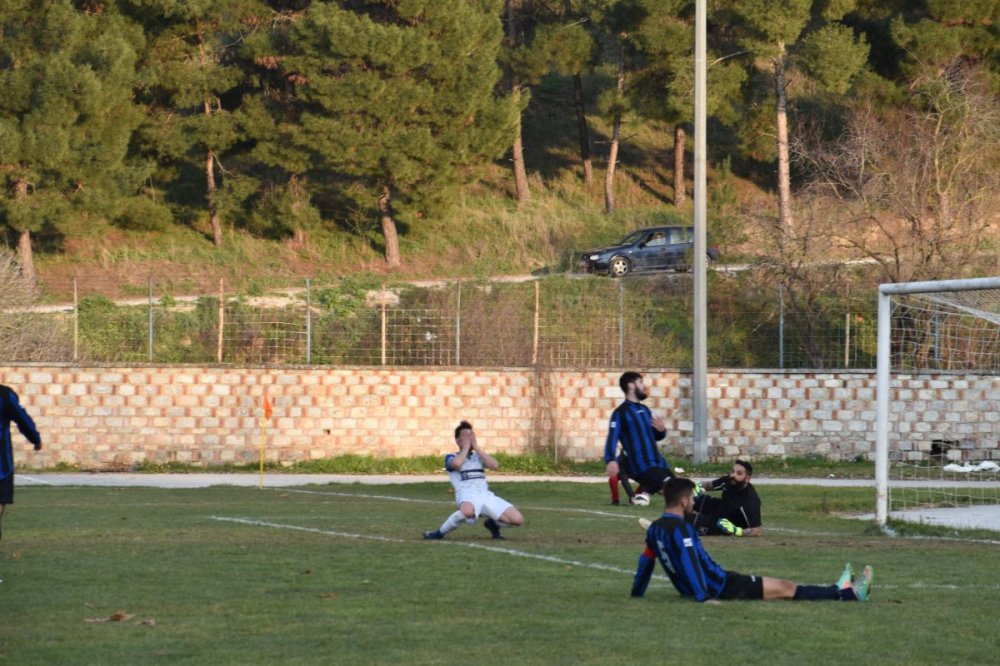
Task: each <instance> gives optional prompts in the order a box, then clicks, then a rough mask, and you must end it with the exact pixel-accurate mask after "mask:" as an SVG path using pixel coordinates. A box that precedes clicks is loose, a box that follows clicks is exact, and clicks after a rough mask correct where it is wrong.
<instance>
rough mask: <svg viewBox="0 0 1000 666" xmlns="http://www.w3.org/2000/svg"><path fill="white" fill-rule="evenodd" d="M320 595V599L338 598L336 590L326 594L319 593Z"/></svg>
mask: <svg viewBox="0 0 1000 666" xmlns="http://www.w3.org/2000/svg"><path fill="white" fill-rule="evenodd" d="M319 597H320V599H336V598H337V593H336V592H327V593H326V594H321V595H319Z"/></svg>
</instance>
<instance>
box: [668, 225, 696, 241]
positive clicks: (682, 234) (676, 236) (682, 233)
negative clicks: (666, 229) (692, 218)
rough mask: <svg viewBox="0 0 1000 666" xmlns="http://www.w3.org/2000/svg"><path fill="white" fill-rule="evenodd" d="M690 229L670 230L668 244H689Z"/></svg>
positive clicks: (678, 228) (676, 228) (677, 228)
mask: <svg viewBox="0 0 1000 666" xmlns="http://www.w3.org/2000/svg"><path fill="white" fill-rule="evenodd" d="M690 242H691V229H689V228H688V227H675V228H673V229H670V244H671V245H674V244H677V243H690Z"/></svg>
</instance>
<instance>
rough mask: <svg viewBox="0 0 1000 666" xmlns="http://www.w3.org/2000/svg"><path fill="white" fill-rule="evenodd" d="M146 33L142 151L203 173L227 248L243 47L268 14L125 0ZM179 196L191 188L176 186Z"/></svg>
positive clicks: (215, 233)
mask: <svg viewBox="0 0 1000 666" xmlns="http://www.w3.org/2000/svg"><path fill="white" fill-rule="evenodd" d="M127 6H128V8H129V10H130V11H131V13H132V14H133V15H134V16H135V17H136V19H137V20H139V21H141V23H142V25H143V26H144V28H145V32H146V35H147V39H148V41H147V47H146V49H145V52H144V58H143V72H144V81H143V85H142V87H141V89H140V92H141V100H142V101H143V102H144V103H145V104H146V108H147V122H146V123H145V125H144V128H143V131H142V133H141V136H142V139H143V142H142V144H143V145H142V147H143V148H144V149H145V150H146V151H148V152H149V153H151V154H152V155H154V156H155V157H156V158H157V160H158V161H159V162H161V164H163V165H164V166H166V165H170V166H171V167H173V170H174V172H175V173H179V174H181V175H180V176H178V177H179V178H182V177H183V174H184V173H185V169H183V168H181V169H178V168H177V167H178V166H180V165H183V166H185V167H187V168H188V169H190V170H191V171H194V172H199V171H200V172H201V173H202V179H203V181H202V182H203V183H204V187H203V188H195V191H196V192H197V191H198V190H200V193H199V195H200V196H199V198H200V197H204V202H205V209H206V210H207V217H208V222H209V227H210V229H211V236H212V242H213V243H214V244H215V246H216V247H218V246H221V245H222V220H221V214H220V201H219V196H220V192H219V185H218V176H219V174H220V173H221V170H222V162H221V159H222V158H223V156H224V155H225V152H226V151H227V150H228V149H230V148H231V147H232V146H233V145H235V144H236V143H237V142H238V141H239V140H240V139H241V133H240V127H239V124H238V122H237V120H236V116H235V115H234V114H233V113H232V111H233V109H232V108H229V107H235V106H236V105H238V104H239V102H240V94H239V91H238V89H237V88H238V86H240V85H241V84H243V83H244V81H245V78H246V70H245V69H244V67H243V63H242V62H241V61H240V57H239V56H240V48H241V46H242V45H243V43H244V41H245V39H246V37H247V35H248V34H249V33H251V32H253V31H254V30H255V29H256V28H257V27H258V26H259V25H260V22H261V21H262V18H261V17H262V16H263V15H264V14H265V13H266V12H267V10H266V7H264V6H263V5H262V4H261V3H259V2H257V0H141V1H140V0H127ZM170 186H171V187H172V188H174V190H175V193H176V192H180V191H183V189H184V188H185V184H184V183H182V182H179V181H178V180H177V179H176V178H175V179H173V182H171V183H170Z"/></svg>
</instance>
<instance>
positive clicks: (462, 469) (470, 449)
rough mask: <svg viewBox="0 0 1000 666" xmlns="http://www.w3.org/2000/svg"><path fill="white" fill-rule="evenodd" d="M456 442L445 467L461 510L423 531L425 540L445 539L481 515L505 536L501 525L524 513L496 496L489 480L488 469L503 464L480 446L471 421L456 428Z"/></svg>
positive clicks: (518, 520) (519, 519) (521, 520)
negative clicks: (427, 530) (438, 525)
mask: <svg viewBox="0 0 1000 666" xmlns="http://www.w3.org/2000/svg"><path fill="white" fill-rule="evenodd" d="M455 442H456V443H457V444H458V453H449V454H448V455H447V456H445V459H444V467H445V471H447V472H448V476H449V478H450V479H451V485H452V487H453V488H454V489H455V504H457V505H458V511H456V512H455V513H453V514H451V515H450V516H448V518H447V519H446V520H445V521H444V523H442V525H441V527H439V528H438V529H436V530H432V531H430V532H424V538H425V539H443V538H444V535H445V534H447V533H448V532H451V531H452V530H454V529H456V528H458V527H459V526H460V525H461V524H462V523H467V524H469V525H474V524H475V523H476V519H477V518H479V516H480V515H483V516H486V521H485V522H484V523H483V524H484V525H485V527H486V529H488V530H489V531H490V534H491V535H493V538H494V539H502V538H503V536H501V534H500V528H501V527H516V526H519V525H522V524H523V523H524V516H522V515H521V512H520V511H518V510H517V507H516V506H514V505H513V504H511V503H510V502H508V501H507V500H505V499H503V498H502V497H499V496H497V495H496V494H494V493H493V491H491V490H490V486H489V483H487V482H486V470H487V469H497V468H498V467H500V463H498V462H497V459H496V458H494V457H493V456H491V455H490V454H488V453H486V452H485V451H483V450H482V449H481V448H479V443H478V442H477V441H476V433H475V432H474V431H473V430H472V424H471V423H469V422H468V421H462V422H461V423H459V424H458V427H457V428H455Z"/></svg>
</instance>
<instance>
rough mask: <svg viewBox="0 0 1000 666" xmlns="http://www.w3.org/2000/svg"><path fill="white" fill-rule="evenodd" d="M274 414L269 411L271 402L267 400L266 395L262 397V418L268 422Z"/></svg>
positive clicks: (271, 410)
mask: <svg viewBox="0 0 1000 666" xmlns="http://www.w3.org/2000/svg"><path fill="white" fill-rule="evenodd" d="M272 414H274V410H273V409H271V401H270V400H268V399H267V395H265V396H264V418H265V419H268V420H270V419H271V415H272Z"/></svg>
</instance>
